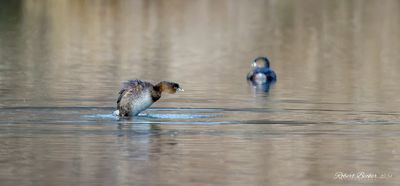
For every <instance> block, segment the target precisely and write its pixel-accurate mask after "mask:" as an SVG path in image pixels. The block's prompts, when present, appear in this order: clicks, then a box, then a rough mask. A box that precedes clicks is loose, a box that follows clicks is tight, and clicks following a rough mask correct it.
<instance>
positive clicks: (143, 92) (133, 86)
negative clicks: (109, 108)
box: [114, 80, 183, 116]
mask: <svg viewBox="0 0 400 186" xmlns="http://www.w3.org/2000/svg"><path fill="white" fill-rule="evenodd" d="M177 91H183V89H182V88H181V87H180V86H179V84H178V83H173V82H168V81H161V82H160V83H158V84H157V85H153V84H151V83H149V82H146V81H142V80H129V81H127V82H125V83H123V85H122V89H121V90H120V91H119V97H118V100H117V109H118V110H116V111H115V112H114V114H115V115H118V116H137V115H138V114H139V113H140V112H142V111H143V110H146V109H147V108H149V107H150V106H151V105H152V104H153V103H154V102H156V101H157V100H159V99H160V98H161V93H162V92H167V93H170V94H174V93H175V92H177Z"/></svg>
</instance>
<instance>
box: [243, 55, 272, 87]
mask: <svg viewBox="0 0 400 186" xmlns="http://www.w3.org/2000/svg"><path fill="white" fill-rule="evenodd" d="M247 80H249V81H251V82H252V83H254V84H264V83H271V82H275V81H276V74H275V72H274V71H273V70H272V69H271V68H270V66H269V60H268V58H266V57H258V58H256V59H255V60H254V61H253V62H252V63H251V71H250V72H249V73H248V74H247Z"/></svg>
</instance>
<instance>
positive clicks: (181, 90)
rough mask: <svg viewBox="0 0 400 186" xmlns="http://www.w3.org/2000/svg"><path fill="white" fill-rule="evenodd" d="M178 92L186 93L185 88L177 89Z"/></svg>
mask: <svg viewBox="0 0 400 186" xmlns="http://www.w3.org/2000/svg"><path fill="white" fill-rule="evenodd" d="M176 91H178V92H183V91H185V90H183V88H178V89H176Z"/></svg>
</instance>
